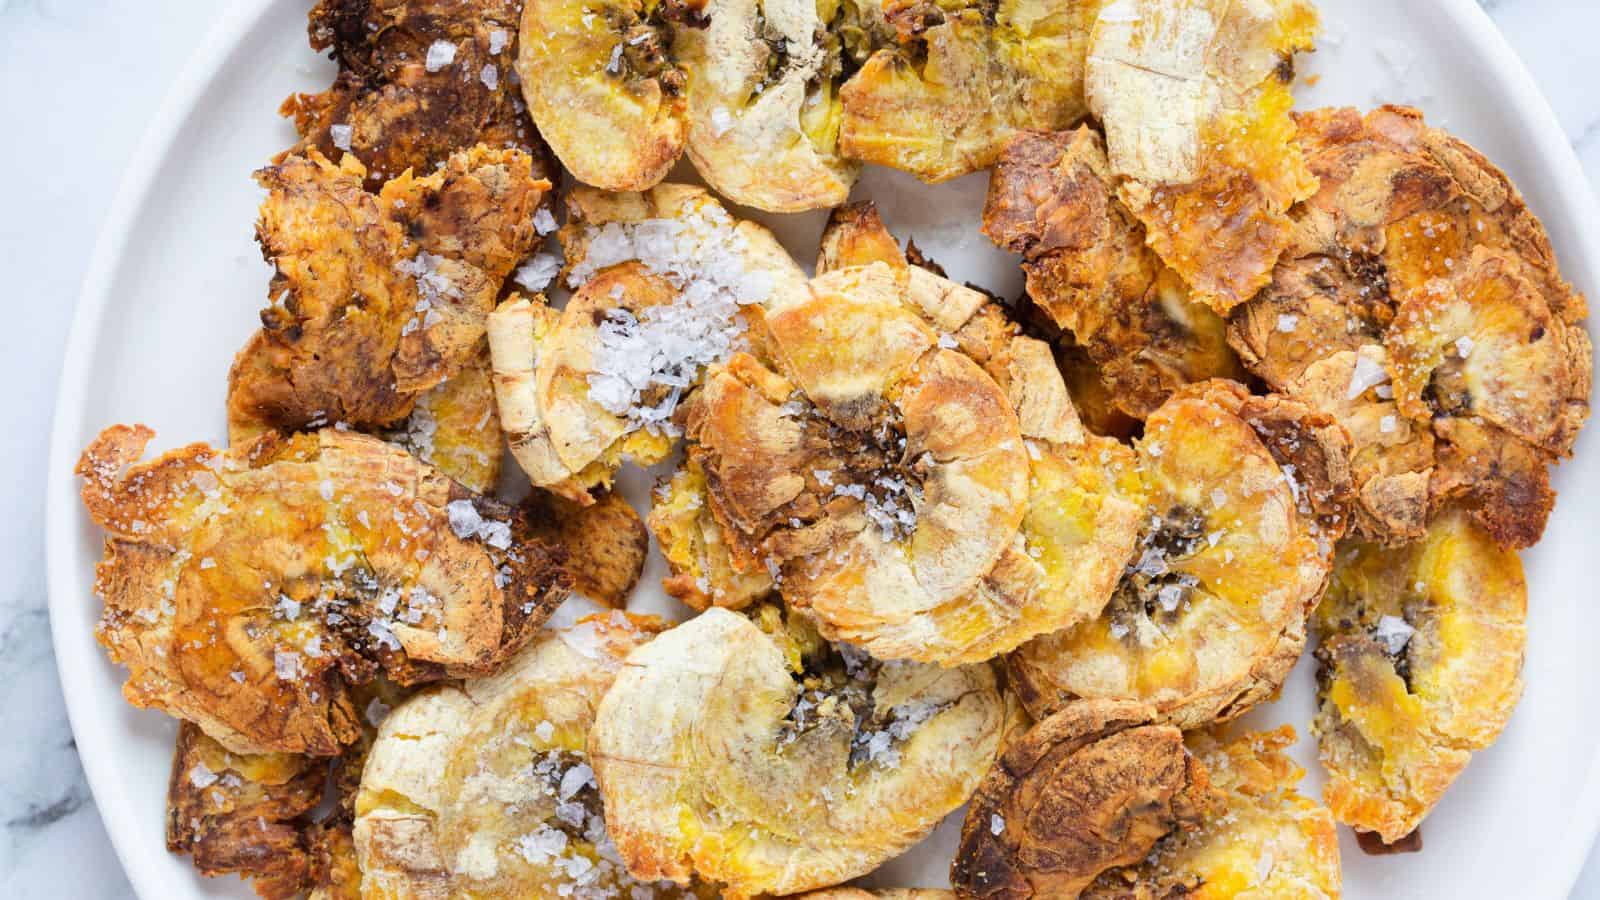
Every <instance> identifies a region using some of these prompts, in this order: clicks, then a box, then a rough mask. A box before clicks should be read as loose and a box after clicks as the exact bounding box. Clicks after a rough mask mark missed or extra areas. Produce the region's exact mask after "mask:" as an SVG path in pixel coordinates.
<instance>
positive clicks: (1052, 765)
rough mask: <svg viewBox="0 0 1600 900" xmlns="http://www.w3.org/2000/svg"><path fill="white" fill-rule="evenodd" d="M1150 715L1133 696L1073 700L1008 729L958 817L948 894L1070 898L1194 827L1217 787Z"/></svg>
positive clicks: (1179, 739)
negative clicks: (1012, 733) (1023, 726)
mask: <svg viewBox="0 0 1600 900" xmlns="http://www.w3.org/2000/svg"><path fill="white" fill-rule="evenodd" d="M1155 718H1156V710H1155V709H1154V708H1153V707H1151V706H1148V705H1146V704H1143V703H1137V702H1133V701H1126V700H1080V701H1076V702H1073V703H1069V704H1067V705H1066V706H1065V707H1063V708H1062V709H1061V710H1059V711H1058V712H1056V713H1054V714H1052V715H1050V716H1048V717H1046V718H1044V719H1042V720H1040V721H1039V723H1038V724H1036V725H1034V726H1033V728H1031V729H1029V730H1028V731H1027V732H1026V733H1024V734H1023V735H1022V736H1021V737H1019V738H1016V739H1013V740H1011V741H1010V742H1009V743H1008V744H1007V745H1006V748H1005V751H1004V752H1003V753H1001V755H1000V758H999V759H998V760H997V761H996V762H995V764H994V766H993V767H992V768H990V769H989V773H988V774H987V775H986V776H984V779H983V782H982V783H981V784H980V785H979V786H978V792H977V794H976V796H974V797H973V800H972V805H971V806H970V807H969V808H968V809H967V815H966V819H965V820H964V821H963V822H962V826H961V843H960V846H959V848H958V849H957V851H956V858H955V862H954V863H953V864H952V866H951V869H950V882H951V884H952V885H953V886H954V887H955V891H956V896H957V897H960V898H963V900H968V898H974V900H975V898H990V897H997V898H1019V900H1023V898H1031V897H1041V898H1042V897H1050V898H1059V900H1072V898H1075V897H1077V896H1079V894H1080V893H1081V892H1082V891H1083V890H1084V888H1086V887H1087V886H1088V885H1089V884H1090V883H1091V882H1093V881H1094V880H1095V878H1096V877H1097V876H1098V875H1100V873H1102V872H1104V871H1106V870H1107V869H1110V868H1113V867H1117V866H1125V865H1130V864H1133V863H1137V862H1139V861H1140V860H1142V859H1143V858H1144V857H1145V855H1146V854H1148V853H1149V852H1150V850H1151V848H1152V847H1154V846H1155V845H1156V842H1157V841H1159V840H1162V839H1163V838H1166V837H1167V836H1168V835H1170V834H1172V833H1174V832H1180V833H1181V832H1184V831H1190V830H1193V829H1195V828H1198V827H1199V826H1200V824H1201V822H1202V820H1203V819H1204V818H1206V817H1207V816H1208V815H1209V814H1211V813H1212V812H1214V807H1216V806H1217V804H1218V799H1219V798H1217V797H1216V796H1215V792H1214V791H1213V790H1212V788H1211V786H1210V783H1209V777H1208V773H1207V771H1206V767H1205V766H1203V765H1201V764H1200V763H1199V762H1198V761H1197V760H1196V759H1195V758H1194V757H1193V756H1191V755H1190V754H1189V753H1188V751H1187V750H1185V748H1184V745H1183V733H1182V732H1181V731H1179V730H1178V729H1177V728H1176V727H1174V726H1172V725H1162V724H1157V723H1156V722H1155V721H1154V720H1155Z"/></svg>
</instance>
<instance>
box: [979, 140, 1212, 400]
mask: <svg viewBox="0 0 1600 900" xmlns="http://www.w3.org/2000/svg"><path fill="white" fill-rule="evenodd" d="M983 230H984V233H985V234H987V235H988V236H989V238H990V239H991V240H993V241H994V242H995V243H996V244H997V245H999V246H1000V247H1002V248H1005V249H1007V250H1010V251H1012V252H1014V253H1019V254H1021V255H1022V258H1023V261H1022V268H1023V271H1024V272H1025V273H1026V274H1027V286H1028V295H1029V296H1030V297H1031V298H1032V299H1033V302H1034V303H1035V304H1037V305H1038V307H1039V308H1040V309H1041V310H1043V311H1044V312H1045V314H1047V315H1048V316H1049V317H1050V319H1051V321H1052V322H1053V323H1054V324H1055V325H1056V326H1057V327H1059V328H1061V329H1064V330H1065V331H1066V332H1067V333H1068V334H1069V335H1070V338H1071V340H1072V341H1073V342H1075V343H1076V344H1077V345H1078V346H1079V347H1081V348H1082V349H1083V351H1084V352H1085V353H1086V354H1087V355H1088V357H1089V359H1090V360H1092V361H1093V362H1094V363H1095V365H1096V366H1097V367H1098V369H1099V372H1100V376H1101V378H1102V379H1103V381H1104V384H1105V393H1106V395H1107V397H1108V399H1110V400H1111V401H1112V402H1113V403H1114V404H1115V406H1116V408H1117V410H1119V411H1120V412H1121V413H1123V414H1124V415H1127V416H1129V417H1132V418H1134V419H1140V420H1142V419H1144V418H1145V417H1146V416H1148V415H1150V413H1152V412H1154V411H1155V409H1156V408H1157V407H1159V406H1160V405H1161V404H1162V403H1163V402H1165V401H1166V399H1167V398H1168V397H1169V396H1171V395H1172V392H1173V391H1174V390H1176V389H1177V388H1179V387H1182V386H1183V385H1185V384H1192V383H1195V382H1198V381H1204V380H1206V379H1208V378H1231V379H1234V380H1241V379H1243V377H1244V368H1243V366H1241V365H1240V364H1239V359H1238V357H1237V356H1235V355H1234V352H1233V350H1232V348H1230V347H1229V346H1228V341H1227V326H1226V323H1225V322H1224V320H1223V319H1222V317H1220V316H1218V315H1217V314H1216V313H1215V312H1213V311H1212V310H1211V309H1210V307H1208V306H1206V305H1204V304H1202V303H1199V302H1196V301H1194V300H1192V299H1191V298H1190V296H1189V291H1188V288H1187V287H1186V286H1185V284H1184V282H1183V280H1182V279H1181V278H1179V277H1178V276H1177V274H1176V273H1175V272H1173V271H1172V270H1171V269H1169V268H1167V267H1166V265H1165V264H1164V263H1162V262H1161V259H1160V257H1159V256H1157V255H1156V253H1155V251H1153V250H1151V249H1150V248H1149V247H1148V246H1146V243H1145V228H1144V226H1143V225H1142V224H1140V222H1139V221H1138V220H1137V219H1136V218H1135V217H1134V216H1133V214H1132V213H1131V212H1130V211H1129V210H1128V208H1127V207H1126V206H1124V205H1123V203H1122V201H1121V200H1119V199H1118V198H1117V194H1116V190H1115V179H1114V178H1113V177H1112V175H1111V170H1110V166H1109V163H1108V162H1107V160H1106V155H1105V149H1104V146H1103V144H1102V141H1101V139H1100V137H1099V135H1097V134H1096V133H1095V132H1093V131H1091V130H1089V129H1088V128H1086V127H1085V128H1079V129H1077V130H1075V131H1071V132H1055V133H1041V132H1025V133H1022V134H1018V135H1017V136H1015V137H1013V138H1012V139H1011V140H1010V142H1009V143H1007V144H1006V147H1005V150H1004V151H1003V152H1002V153H1001V154H1000V158H999V162H998V164H997V165H996V166H995V168H994V170H993V172H992V173H991V174H990V176H989V194H988V200H987V202H986V203H985V205H984V211H983Z"/></svg>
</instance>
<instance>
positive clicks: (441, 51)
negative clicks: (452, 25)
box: [423, 41, 456, 72]
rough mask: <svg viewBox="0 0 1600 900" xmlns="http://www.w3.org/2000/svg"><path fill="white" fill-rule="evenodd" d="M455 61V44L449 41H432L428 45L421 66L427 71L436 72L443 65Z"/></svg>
mask: <svg viewBox="0 0 1600 900" xmlns="http://www.w3.org/2000/svg"><path fill="white" fill-rule="evenodd" d="M455 61H456V45H455V44H452V43H450V42H449V41H434V42H433V43H432V44H430V45H428V57H427V59H426V60H425V61H424V62H423V67H424V68H426V69H427V70H428V71H429V72H437V71H439V70H440V69H442V68H444V67H445V66H448V65H450V64H451V63H453V62H455Z"/></svg>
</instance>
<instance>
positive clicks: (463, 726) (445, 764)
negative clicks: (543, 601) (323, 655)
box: [354, 612, 715, 900]
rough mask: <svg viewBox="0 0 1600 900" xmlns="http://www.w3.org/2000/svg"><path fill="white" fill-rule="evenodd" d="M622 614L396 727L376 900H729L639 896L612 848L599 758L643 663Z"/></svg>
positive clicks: (368, 816)
mask: <svg viewBox="0 0 1600 900" xmlns="http://www.w3.org/2000/svg"><path fill="white" fill-rule="evenodd" d="M660 628H661V623H660V622H659V621H657V620H654V619H649V618H646V617H631V616H627V615H625V614H623V613H620V612H612V613H607V614H604V615H599V616H590V617H587V618H585V619H581V620H579V621H578V622H577V623H575V624H573V625H571V626H569V627H567V628H563V629H559V630H555V631H547V632H545V633H544V634H543V635H542V636H541V637H540V638H539V639H538V640H537V641H536V642H535V643H533V644H531V645H529V646H528V647H527V648H526V649H524V650H523V651H522V652H521V653H520V654H518V655H517V656H516V657H515V658H514V659H513V660H512V661H511V662H510V663H509V664H508V665H507V666H506V668H505V669H504V670H502V671H500V672H498V673H496V674H495V675H493V676H491V677H488V678H479V679H471V680H468V681H465V682H462V683H461V684H459V685H445V686H437V687H432V688H429V689H427V690H424V691H423V692H422V693H420V694H419V695H417V696H416V697H414V698H412V699H411V700H409V701H407V702H406V703H405V704H403V705H402V706H400V707H398V708H396V709H395V711H394V712H393V713H392V714H391V715H390V716H389V717H388V718H387V719H386V720H385V721H384V723H383V726H382V727H381V728H380V729H379V732H378V736H377V740H376V742H375V743H374V745H373V749H372V754H371V757H370V759H369V761H368V763H367V767H366V771H365V773H364V775H363V776H362V780H361V792H360V794H359V796H358V798H357V801H356V811H357V816H356V822H355V830H354V838H355V844H356V848H357V851H358V855H359V859H360V863H361V869H362V872H363V873H364V875H363V881H362V891H363V895H364V896H369V897H371V896H381V897H418V898H420V897H478V898H485V900H488V898H511V897H557V896H562V897H566V896H573V897H629V896H639V895H640V894H645V895H647V896H653V897H660V898H663V900H672V898H682V897H700V898H704V900H711V898H712V897H713V896H715V895H714V894H713V893H711V892H710V891H708V890H706V889H705V888H704V887H702V886H700V885H693V886H691V887H688V888H678V887H675V886H672V885H649V884H638V883H636V882H635V881H634V880H633V879H632V878H630V877H629V875H628V873H627V871H626V870H624V869H623V867H622V865H621V861H620V860H619V858H618V856H617V851H616V848H615V847H614V846H613V845H612V843H611V839H610V837H609V836H608V834H607V822H606V817H607V811H606V810H603V809H602V807H601V802H600V794H599V789H598V788H597V786H596V783H595V772H594V770H593V769H591V768H590V765H591V760H590V759H589V756H588V753H587V750H586V748H585V744H586V741H587V739H588V735H589V733H590V730H591V727H592V724H593V721H594V716H595V710H596V707H597V706H598V705H599V704H600V702H601V697H602V696H603V695H604V694H605V693H606V691H607V690H608V689H609V688H610V686H611V684H612V682H613V680H614V679H615V678H616V677H617V675H618V672H619V671H621V669H622V665H623V660H624V659H625V658H627V657H628V655H629V653H630V652H631V651H633V650H635V649H636V648H638V647H640V646H641V645H645V644H646V642H647V641H649V640H650V638H651V636H652V635H653V634H654V633H655V632H656V631H658V630H659V629H660Z"/></svg>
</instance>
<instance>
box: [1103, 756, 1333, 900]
mask: <svg viewBox="0 0 1600 900" xmlns="http://www.w3.org/2000/svg"><path fill="white" fill-rule="evenodd" d="M1294 741H1295V734H1294V729H1293V728H1291V727H1289V726H1287V725H1285V726H1282V727H1280V728H1276V729H1274V730H1272V731H1267V732H1255V733H1245V734H1239V735H1236V736H1230V735H1226V734H1221V733H1218V732H1217V731H1216V730H1215V729H1210V730H1205V731H1197V732H1191V733H1189V734H1187V735H1186V736H1185V737H1184V743H1185V744H1186V745H1187V747H1188V750H1189V752H1190V754H1191V755H1192V756H1193V757H1194V758H1195V759H1198V760H1199V763H1200V764H1201V765H1203V766H1204V767H1205V770H1206V772H1207V773H1208V775H1209V780H1210V783H1211V787H1212V790H1213V796H1214V797H1215V798H1217V800H1219V801H1220V802H1218V803H1217V804H1216V806H1215V807H1214V808H1213V811H1212V813H1211V814H1210V815H1208V816H1206V817H1205V818H1204V820H1203V821H1202V822H1201V824H1200V826H1199V827H1198V828H1194V829H1191V830H1186V831H1175V832H1173V833H1172V834H1170V835H1168V836H1167V837H1165V838H1163V839H1161V840H1160V841H1158V842H1157V843H1156V845H1155V847H1154V848H1152V850H1151V851H1150V853H1149V855H1148V856H1146V857H1145V858H1144V859H1143V860H1141V861H1139V862H1137V863H1135V864H1133V865H1130V866H1127V867H1124V868H1120V869H1114V870H1112V871H1109V872H1106V873H1105V874H1103V875H1101V876H1100V877H1099V878H1098V879H1096V880H1095V882H1094V883H1093V884H1091V885H1090V886H1089V888H1088V889H1087V890H1085V891H1084V892H1083V894H1082V896H1083V897H1084V898H1087V900H1169V898H1174V897H1193V898H1207V900H1211V898H1227V897H1242V898H1257V897H1259V898H1268V897H1270V898H1274V900H1327V898H1329V897H1338V896H1339V892H1340V887H1341V880H1342V878H1341V874H1340V869H1339V839H1338V833H1337V829H1336V826H1335V824H1334V821H1333V816H1332V815H1331V814H1330V813H1329V812H1328V810H1327V808H1326V807H1324V806H1322V805H1320V804H1318V803H1316V802H1315V801H1313V800H1311V799H1309V798H1307V797H1305V796H1303V795H1301V794H1300V793H1299V792H1298V791H1296V790H1295V785H1296V784H1298V783H1299V781H1300V779H1301V778H1302V777H1303V776H1304V775H1305V770H1303V769H1301V768H1300V767H1299V766H1298V765H1296V764H1295V762H1294V760H1292V759H1290V758H1289V756H1288V755H1287V754H1285V753H1284V751H1285V750H1286V749H1288V748H1289V747H1290V746H1291V745H1293V744H1294Z"/></svg>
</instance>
